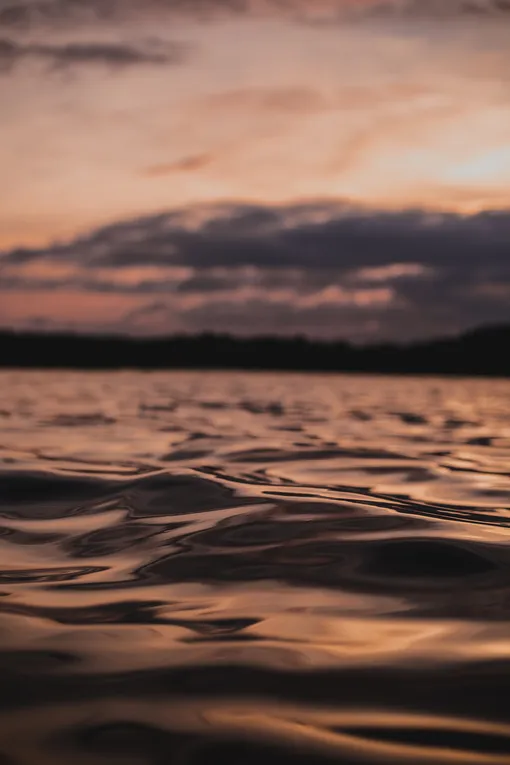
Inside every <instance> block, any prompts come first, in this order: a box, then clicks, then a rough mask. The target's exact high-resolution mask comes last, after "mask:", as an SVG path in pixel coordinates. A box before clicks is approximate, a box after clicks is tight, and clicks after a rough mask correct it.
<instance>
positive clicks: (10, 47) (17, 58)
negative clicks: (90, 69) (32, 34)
mask: <svg viewBox="0 0 510 765" xmlns="http://www.w3.org/2000/svg"><path fill="white" fill-rule="evenodd" d="M159 47H160V50H159V51H157V50H150V49H144V48H142V47H137V46H134V45H131V44H125V43H97V42H85V43H77V42H75V43H66V44H63V45H41V44H35V43H21V42H18V41H13V40H10V39H7V38H3V39H0V71H4V72H5V71H10V70H11V69H12V68H13V67H14V66H16V65H17V64H19V63H21V62H22V61H25V60H27V59H35V60H41V61H46V62H47V63H49V64H50V65H51V66H52V67H55V68H60V67H66V68H67V67H72V66H77V65H83V64H101V65H104V66H108V67H114V68H121V67H128V66H134V65H140V64H177V63H180V62H181V61H182V60H183V58H184V57H185V53H186V47H185V46H183V45H181V44H177V43H172V44H166V45H164V46H161V45H160V46H159Z"/></svg>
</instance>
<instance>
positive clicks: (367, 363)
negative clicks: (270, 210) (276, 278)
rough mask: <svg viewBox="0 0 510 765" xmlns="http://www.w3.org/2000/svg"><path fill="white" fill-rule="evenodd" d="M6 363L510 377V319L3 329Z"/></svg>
mask: <svg viewBox="0 0 510 765" xmlns="http://www.w3.org/2000/svg"><path fill="white" fill-rule="evenodd" d="M0 367H1V368H20V369H76V370H113V369H146V370H151V369H152V370H158V369H195V370H213V369H217V370H222V369H223V370H226V369H231V370H253V371H257V370H258V371H275V372H276V371H281V372H283V371H289V372H298V371H300V372H308V371H309V372H355V373H356V372H358V373H359V372H361V373H374V374H420V375H421V374H432V375H433V374H441V375H461V376H490V377H510V325H503V326H492V327H481V328H479V329H475V330H472V331H470V332H466V333H465V334H463V335H460V336H458V337H453V338H444V339H438V340H429V341H423V342H416V343H409V344H389V343H388V344H378V345H366V346H355V345H352V344H350V343H348V342H345V341H341V340H338V341H316V340H308V339H306V338H285V337H252V338H240V337H236V336H231V335H215V334H203V335H196V336H173V337H166V338H133V337H126V336H100V335H94V336H92V335H79V334H71V333H59V334H57V333H55V334H43V333H35V332H32V333H21V332H12V331H2V332H0Z"/></svg>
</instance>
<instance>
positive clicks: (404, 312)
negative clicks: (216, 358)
mask: <svg viewBox="0 0 510 765" xmlns="http://www.w3.org/2000/svg"><path fill="white" fill-rule="evenodd" d="M0 168H1V170H2V180H3V183H2V187H1V191H0V325H1V326H3V327H16V328H20V329H21V328H23V329H26V328H31V329H33V328H38V329H45V330H49V329H79V330H83V331H100V332H129V333H136V334H139V333H143V334H156V333H172V332H182V331H185V332H198V331H202V330H204V329H208V330H211V329H212V330H217V331H232V332H237V333H243V334H249V333H264V334H267V333H271V334H272V333H285V334H296V333H306V334H308V335H310V336H319V337H321V336H324V337H342V336H343V337H348V338H351V339H353V340H356V341H366V340H373V339H409V338H415V337H423V336H429V335H438V334H439V335H441V334H449V333H455V332H458V331H461V330H463V329H465V328H468V327H471V326H475V325H478V324H483V323H491V322H501V321H508V320H510V0H508V1H507V0H499V1H498V0H493V1H492V2H491V1H490V0H469V1H468V0H465V1H462V0H437V2H433V1H432V0H414V2H413V1H412V0H411V1H409V0H408V1H406V0H394V2H391V0H387V1H378V0H0Z"/></svg>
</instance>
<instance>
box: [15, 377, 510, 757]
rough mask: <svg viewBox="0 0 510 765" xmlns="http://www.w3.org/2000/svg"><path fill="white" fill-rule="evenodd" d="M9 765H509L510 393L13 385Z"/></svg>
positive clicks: (382, 386) (392, 383) (218, 381)
mask: <svg viewBox="0 0 510 765" xmlns="http://www.w3.org/2000/svg"><path fill="white" fill-rule="evenodd" d="M0 383H1V390H2V401H1V404H0V425H1V431H0V433H1V435H0V465H1V470H0V514H1V518H0V680H1V684H0V688H1V694H0V763H1V764H2V765H12V764H13V763H17V764H20V765H39V763H40V764H41V765H61V764H62V765H64V763H65V765H68V763H73V764H74V763H76V765H100V764H102V763H109V764H110V763H129V764H130V765H131V764H133V765H138V764H139V763H155V764H156V765H163V763H165V764H166V763H178V764H179V765H186V764H187V763H190V765H209V764H211V765H212V764H213V763H221V764H222V765H234V764H235V765H238V764H239V765H241V763H248V764H250V763H259V762H263V763H267V765H276V764H277V763H278V765H290V763H292V764H294V763H296V765H306V764H307V763H321V764H322V763H324V764H326V763H335V762H336V763H344V764H345V763H347V764H350V763H381V762H386V763H392V764H393V763H412V764H413V765H414V763H430V762H434V763H450V762H451V763H510V703H509V694H510V661H509V659H510V546H509V541H510V382H508V381H503V380H500V381H495V380H442V379H432V378H430V379H404V378H402V379H399V378H391V377H363V376H348V375H345V376H340V375H335V376H333V375H332V376H327V375H295V374H292V375H290V374H289V375H271V374H256V373H253V374H244V373H198V372H195V373H185V372H178V373H136V372H119V373H113V374H112V373H68V372H62V373H54V372H51V373H49V372H17V371H9V372H2V373H1V374H0Z"/></svg>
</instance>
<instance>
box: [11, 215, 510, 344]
mask: <svg viewBox="0 0 510 765" xmlns="http://www.w3.org/2000/svg"><path fill="white" fill-rule="evenodd" d="M509 236H510V213H509V212H501V211H499V212H491V211H487V212H483V213H478V214H476V215H470V216H465V215H464V216H463V215H455V214H434V215H432V214H429V213H427V212H424V211H420V210H408V211H401V212H380V211H375V210H368V209H362V208H356V207H353V206H351V205H348V204H344V205H342V204H337V203H326V202H325V203H313V204H312V203H309V204H302V205H291V206H282V207H270V206H263V205H226V204H224V205H210V206H205V207H204V206H202V207H194V208H188V209H182V210H174V211H171V212H168V213H162V214H159V215H154V216H151V217H148V218H141V219H136V220H131V221H125V222H120V223H118V224H114V225H111V226H108V227H105V228H103V229H100V230H98V231H95V232H93V233H92V234H91V235H89V236H86V237H82V238H79V239H76V240H74V241H72V242H70V243H68V244H66V245H59V246H55V247H51V248H47V249H42V250H15V251H12V252H6V253H4V254H3V255H2V256H0V280H1V284H2V295H3V297H2V301H3V304H4V306H5V305H7V304H10V303H8V302H7V303H6V301H5V300H4V298H6V297H9V296H10V297H9V300H12V296H14V295H16V294H17V293H19V294H22V293H23V294H25V293H26V292H27V291H31V292H32V293H33V294H35V293H37V292H38V293H40V294H41V295H43V294H47V293H49V292H53V294H54V295H55V297H56V299H57V300H58V299H59V297H58V296H59V295H62V300H67V298H66V296H67V295H68V294H73V295H79V294H83V295H90V294H94V295H96V296H97V300H99V301H100V300H101V299H103V300H104V301H108V299H109V298H110V297H111V296H114V297H115V298H116V299H117V298H118V299H119V300H120V297H121V296H124V299H125V300H126V301H127V300H128V299H129V300H131V301H132V302H133V301H134V307H133V310H132V311H131V312H127V313H125V315H124V318H121V319H120V320H119V321H120V325H119V327H120V328H123V329H125V330H126V331H133V332H138V331H147V332H161V331H165V328H166V327H167V326H172V327H174V326H179V327H181V328H184V329H187V330H189V331H200V330H203V329H215V330H217V331H224V330H225V329H228V328H229V327H230V329H231V330H234V331H237V332H241V333H246V334H249V333H250V332H255V333H256V332H261V331H273V332H281V333H291V334H293V333H295V332H306V333H307V334H310V335H315V336H338V335H342V334H348V335H349V336H350V337H352V338H357V339H359V338H362V337H364V336H365V335H366V336H370V337H373V336H375V337H379V338H381V339H384V338H389V337H390V338H397V339H407V338H412V337H419V336H427V335H432V334H438V333H439V334H443V333H444V332H445V331H450V330H451V331H460V330H462V329H465V328H466V327H469V326H472V325H474V324H478V323H481V322H484V321H503V320H505V318H508V297H509V295H510V262H509V260H508V244H507V243H508V238H509ZM101 296H102V297H101ZM41 300H42V298H41ZM41 304H44V305H51V302H49V301H48V302H47V303H45V302H44V301H42V303H41ZM94 304H95V303H94ZM119 304H122V303H119ZM126 304H127V303H126ZM5 310H6V309H5V308H4V313H5ZM66 310H68V312H69V316H70V318H72V315H73V304H72V302H69V300H67V302H66ZM84 310H85V309H82V312H83V311H84ZM105 312H106V308H105V309H104V312H103V313H105ZM39 313H40V311H39ZM58 315H59V316H60V314H58ZM81 315H82V314H81V313H80V316H81ZM98 315H100V314H98ZM50 317H51V316H50ZM87 326H89V324H87ZM345 327H348V328H349V329H345V331H344V330H343V329H342V328H345Z"/></svg>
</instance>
